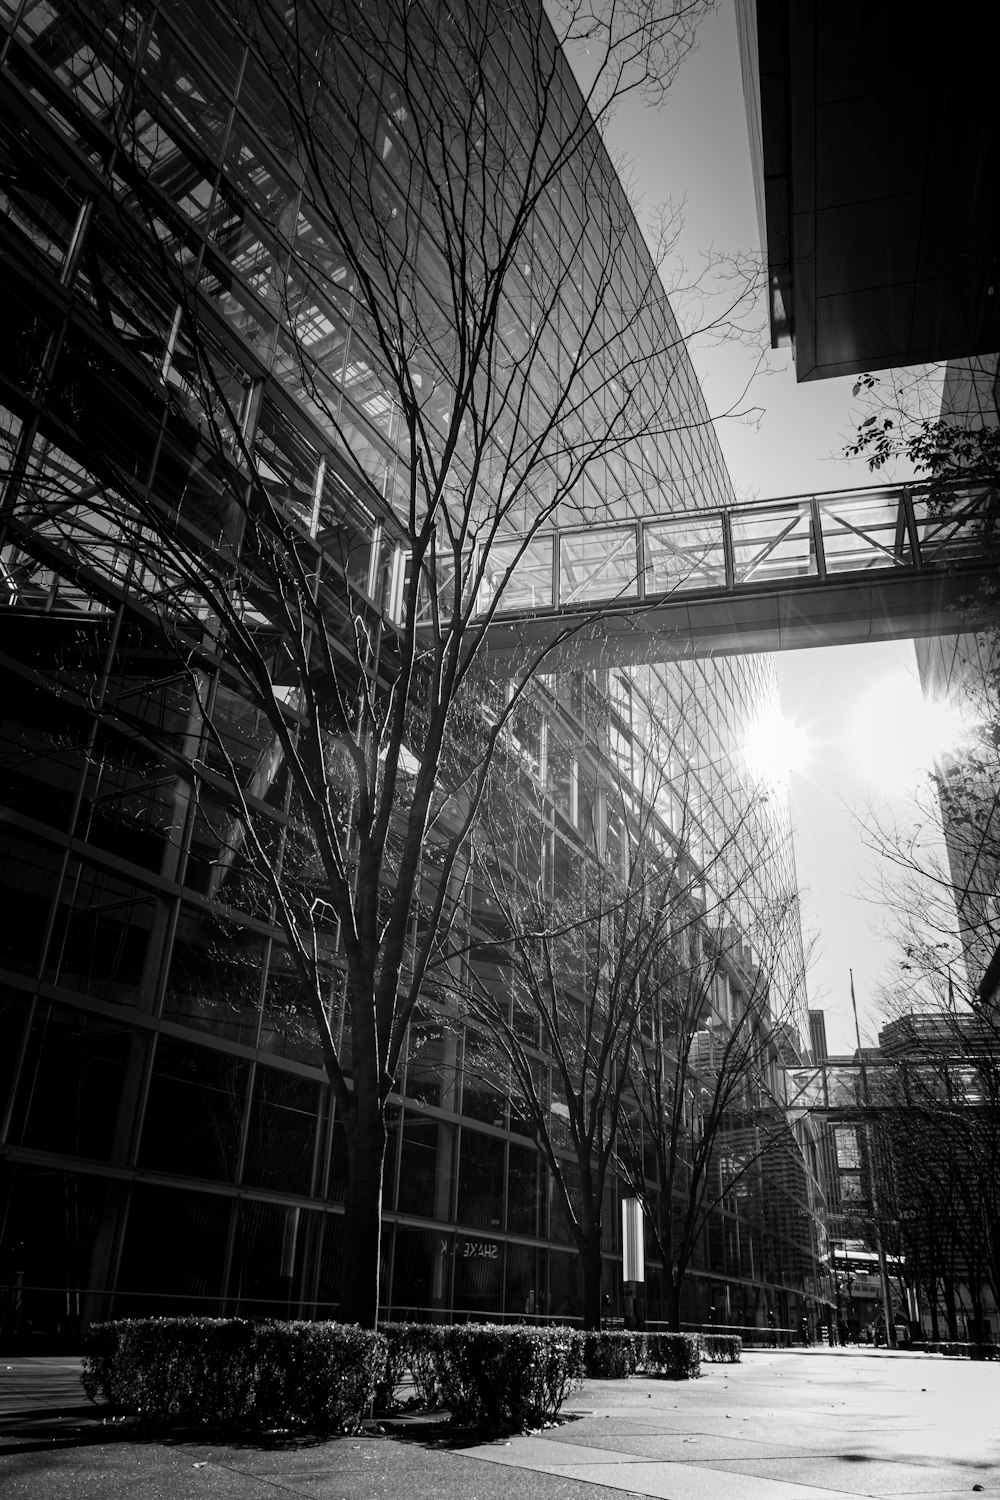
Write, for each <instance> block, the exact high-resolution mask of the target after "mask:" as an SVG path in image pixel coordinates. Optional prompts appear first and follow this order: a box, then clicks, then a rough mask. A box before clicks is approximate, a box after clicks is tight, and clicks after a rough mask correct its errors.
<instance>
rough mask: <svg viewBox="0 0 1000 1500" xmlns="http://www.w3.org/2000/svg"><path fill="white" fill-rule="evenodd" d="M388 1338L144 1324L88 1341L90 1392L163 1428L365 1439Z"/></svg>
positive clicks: (316, 1329) (348, 1331)
mask: <svg viewBox="0 0 1000 1500" xmlns="http://www.w3.org/2000/svg"><path fill="white" fill-rule="evenodd" d="M386 1360H387V1341H386V1340H385V1339H384V1338H383V1337H382V1335H381V1334H380V1333H371V1332H369V1331H367V1330H364V1329H361V1328H356V1327H353V1326H346V1325H344V1324H339V1323H305V1322H262V1323H253V1322H250V1321H248V1320H247V1319H244V1318H136V1319H125V1320H123V1321H121V1322H117V1323H99V1324H96V1325H95V1326H94V1327H93V1328H91V1330H90V1332H89V1334H88V1335H87V1346H86V1356H85V1359H84V1369H83V1389H84V1391H85V1392H86V1394H87V1396H88V1397H89V1398H90V1400H91V1401H96V1400H97V1399H98V1397H99V1396H103V1397H104V1399H105V1400H106V1401H107V1402H109V1403H110V1405H112V1406H113V1407H116V1408H117V1409H118V1410H121V1411H125V1412H130V1413H132V1414H134V1415H136V1416H140V1417H145V1418H147V1419H154V1420H157V1421H171V1422H185V1421H205V1422H221V1423H226V1424H236V1425H240V1426H243V1425H246V1426H252V1427H255V1428H260V1427H290V1426H301V1427H306V1428H308V1429H309V1430H310V1431H314V1432H323V1433H330V1432H356V1431H357V1430H358V1428H359V1426H360V1424H361V1420H362V1418H363V1417H364V1416H365V1415H366V1414H367V1412H368V1410H369V1408H370V1407H371V1403H372V1400H373V1398H374V1395H375V1390H376V1387H377V1386H378V1385H379V1383H380V1382H384V1381H385V1371H386Z"/></svg>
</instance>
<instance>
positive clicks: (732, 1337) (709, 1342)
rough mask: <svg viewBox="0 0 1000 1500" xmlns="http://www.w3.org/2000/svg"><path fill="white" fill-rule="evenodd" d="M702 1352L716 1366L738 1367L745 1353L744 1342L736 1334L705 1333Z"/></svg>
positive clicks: (702, 1336)
mask: <svg viewBox="0 0 1000 1500" xmlns="http://www.w3.org/2000/svg"><path fill="white" fill-rule="evenodd" d="M701 1352H702V1354H703V1355H704V1357H705V1358H706V1359H709V1360H711V1361H712V1363H713V1364H716V1365H738V1364H739V1362H740V1355H741V1354H742V1353H743V1340H742V1339H741V1338H740V1337H739V1335H738V1334H735V1333H703V1334H702V1335H701Z"/></svg>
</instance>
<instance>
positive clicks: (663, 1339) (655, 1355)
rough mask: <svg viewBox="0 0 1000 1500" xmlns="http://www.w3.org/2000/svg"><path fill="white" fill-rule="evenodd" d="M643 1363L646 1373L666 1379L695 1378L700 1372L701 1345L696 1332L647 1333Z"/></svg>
mask: <svg viewBox="0 0 1000 1500" xmlns="http://www.w3.org/2000/svg"><path fill="white" fill-rule="evenodd" d="M645 1340H646V1353H645V1359H644V1361H643V1363H644V1364H645V1367H646V1374H647V1375H662V1376H663V1377H664V1378H665V1379H667V1380H697V1379H698V1376H699V1375H700V1374H701V1345H700V1340H699V1338H698V1335H697V1334H696V1333H647V1334H646V1335H645Z"/></svg>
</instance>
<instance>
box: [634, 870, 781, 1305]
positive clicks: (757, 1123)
mask: <svg viewBox="0 0 1000 1500" xmlns="http://www.w3.org/2000/svg"><path fill="white" fill-rule="evenodd" d="M714 873H715V872H710V873H709V876H708V879H707V880H706V884H705V888H704V889H705V896H704V898H703V901H702V902H701V903H699V905H698V906H697V907H696V908H695V911H696V920H693V921H692V920H691V919H690V916H689V919H688V920H687V921H686V922H681V923H678V924H676V927H675V930H674V932H673V933H672V934H670V937H669V940H668V945H667V946H666V947H665V949H664V950H662V951H661V954H660V960H659V974H658V983H657V985H656V987H655V990H654V992H653V993H652V995H651V996H650V1003H649V1004H648V1006H647V1008H646V1010H645V1011H644V1014H643V1018H642V1022H641V1024H640V1025H639V1026H638V1027H637V1028H636V1030H635V1033H634V1036H633V1039H632V1051H631V1059H630V1071H631V1075H632V1080H633V1087H634V1090H635V1109H634V1112H633V1113H632V1114H628V1113H626V1115H625V1117H624V1120H623V1124H624V1125H625V1127H626V1128H625V1129H624V1131H623V1147H622V1158H623V1162H624V1164H625V1166H626V1169H627V1171H628V1175H629V1179H630V1181H631V1184H632V1187H633V1189H634V1191H635V1192H636V1194H637V1196H639V1197H640V1198H641V1200H642V1201H643V1204H644V1207H645V1210H646V1216H647V1221H648V1223H649V1226H650V1232H651V1234H652V1238H653V1245H654V1247H655V1252H656V1255H657V1257H658V1258H659V1259H660V1260H661V1262H662V1266H663V1271H662V1275H663V1286H664V1294H665V1297H664V1300H665V1304H666V1313H667V1319H668V1321H669V1322H670V1324H671V1326H672V1327H674V1328H679V1326H680V1315H681V1293H682V1289H683V1286H684V1282H685V1278H686V1277H687V1275H688V1273H689V1271H690V1269H691V1267H692V1264H693V1263H694V1261H695V1257H696V1254H697V1251H698V1248H699V1245H700V1244H701V1242H702V1241H703V1237H704V1236H705V1234H706V1232H707V1231H708V1227H709V1224H710V1222H711V1220H712V1218H713V1215H715V1214H717V1213H719V1212H720V1211H722V1210H725V1211H727V1212H732V1213H738V1214H739V1215H740V1217H741V1219H742V1220H744V1221H745V1222H747V1223H748V1224H749V1225H750V1226H753V1225H754V1224H755V1223H756V1225H757V1227H764V1226H765V1225H766V1220H767V1213H768V1211H769V1210H770V1209H773V1210H774V1211H775V1212H778V1213H779V1217H780V1212H779V1210H780V1208H781V1204H780V1203H779V1199H784V1198H785V1197H786V1196H787V1194H788V1191H789V1189H790V1187H791V1186H792V1183H791V1182H790V1181H789V1180H787V1179H788V1176H789V1173H791V1174H793V1175H797V1176H801V1171H802V1167H801V1149H800V1148H801V1143H800V1142H799V1141H798V1140H797V1138H796V1130H797V1129H799V1130H801V1129H802V1128H805V1127H804V1126H803V1125H802V1124H801V1121H800V1120H798V1119H797V1118H796V1116H795V1115H794V1114H793V1113H792V1112H789V1111H788V1110H787V1108H786V1106H787V1102H788V1101H787V1100H786V1097H785V1088H784V1067H785V1066H786V1065H787V1064H791V1063H793V1062H795V1061H797V1053H798V1050H799V1049H800V1047H801V1042H800V1041H799V1040H798V1039H797V1034H796V1033H797V1028H796V1021H797V1016H796V1010H795V988H794V987H795V982H796V980H797V979H798V980H799V981H801V975H798V976H796V975H794V974H789V972H788V971H787V969H786V971H785V973H784V974H782V968H783V962H782V960H783V957H785V956H787V954H788V952H789V951H795V949H794V944H793V941H792V939H793V934H795V933H797V930H798V929H797V924H798V899H797V895H796V893H794V892H789V893H788V894H787V895H786V897H785V898H784V899H783V900H782V899H780V898H779V899H778V900H777V901H775V902H771V903H768V904H767V905H766V906H765V905H759V906H758V907H757V910H756V911H755V912H754V913H753V917H752V919H751V920H747V918H746V916H745V915H742V919H738V918H737V915H736V911H737V910H738V908H739V904H740V903H739V901H738V897H739V896H740V895H744V896H745V894H746V885H747V884H748V883H749V882H748V881H747V879H746V873H744V882H745V884H743V885H742V886H741V887H738V888H736V889H734V890H732V891H727V890H726V889H725V887H724V886H723V888H722V891H721V892H719V891H718V890H717V889H713V884H712V877H713V874H714ZM721 873H722V872H721V871H720V872H719V874H721ZM730 873H731V871H730ZM716 879H717V884H718V885H721V884H722V882H721V881H720V880H718V878H717V877H716ZM789 979H791V981H792V987H791V989H790V990H783V987H782V981H784V982H785V983H787V982H788V981H789ZM629 1127H630V1128H629ZM796 1164H798V1165H796ZM772 1169H773V1170H772ZM773 1227H776V1228H777V1227H778V1226H777V1224H776V1225H775V1226H773Z"/></svg>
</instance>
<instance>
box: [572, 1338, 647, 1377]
mask: <svg viewBox="0 0 1000 1500" xmlns="http://www.w3.org/2000/svg"><path fill="white" fill-rule="evenodd" d="M642 1353H643V1340H642V1335H641V1334H638V1335H637V1334H634V1333H631V1332H630V1331H629V1330H628V1329H617V1328H612V1329H607V1330H604V1331H602V1332H601V1333H585V1334H584V1335H583V1368H584V1371H585V1373H586V1374H587V1375H589V1376H590V1377H591V1379H592V1380H627V1379H628V1377H629V1376H630V1375H634V1374H635V1372H636V1370H637V1369H638V1368H639V1365H640V1363H641V1360H642Z"/></svg>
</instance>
